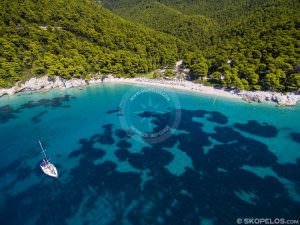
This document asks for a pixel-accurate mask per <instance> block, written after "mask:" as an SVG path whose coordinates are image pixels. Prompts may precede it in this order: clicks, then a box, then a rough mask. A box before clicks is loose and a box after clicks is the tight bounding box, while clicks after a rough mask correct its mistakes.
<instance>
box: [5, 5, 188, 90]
mask: <svg viewBox="0 0 300 225" xmlns="http://www.w3.org/2000/svg"><path fill="white" fill-rule="evenodd" d="M0 18H1V19H0V87H7V86H11V85H13V84H14V83H15V82H16V81H20V80H24V79H28V78H29V77H31V76H42V75H45V74H47V75H49V76H55V75H58V76H62V77H64V78H71V77H81V78H85V79H89V74H93V73H96V72H99V71H100V72H102V73H109V72H112V73H114V74H116V75H121V76H133V75H134V74H135V73H145V72H148V71H151V70H154V69H156V68H161V67H163V66H166V65H173V64H174V63H175V61H176V60H177V59H178V58H179V57H182V54H183V53H184V51H186V49H187V45H186V44H184V43H183V42H182V41H180V40H178V39H176V38H174V37H172V36H169V35H166V34H163V33H159V32H155V31H153V30H150V29H148V28H145V27H142V26H141V25H136V24H133V23H131V22H128V21H125V20H124V19H122V18H120V17H118V16H116V15H114V14H112V13H111V12H109V11H108V10H106V9H104V8H103V7H101V5H99V4H98V3H97V2H94V1H90V0H51V1H50V0H39V1H34V0H24V1H16V0H13V1H10V0H2V1H1V2H0Z"/></svg>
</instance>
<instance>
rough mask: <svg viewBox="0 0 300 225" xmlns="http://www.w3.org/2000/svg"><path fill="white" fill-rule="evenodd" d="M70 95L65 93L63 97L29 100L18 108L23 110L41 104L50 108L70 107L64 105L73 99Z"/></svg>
mask: <svg viewBox="0 0 300 225" xmlns="http://www.w3.org/2000/svg"><path fill="white" fill-rule="evenodd" d="M71 98H74V97H71V96H70V95H64V96H62V97H54V98H50V99H45V98H43V99H40V100H38V101H28V102H26V103H24V104H22V105H21V106H20V107H19V108H18V109H19V110H23V109H31V108H35V107H39V106H44V107H50V108H60V107H63V108H68V107H69V106H68V105H64V103H66V102H69V101H70V100H71Z"/></svg>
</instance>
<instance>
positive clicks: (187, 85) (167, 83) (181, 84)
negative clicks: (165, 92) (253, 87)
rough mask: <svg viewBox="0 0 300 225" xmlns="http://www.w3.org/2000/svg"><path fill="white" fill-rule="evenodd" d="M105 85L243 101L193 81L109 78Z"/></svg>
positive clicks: (226, 92) (233, 94)
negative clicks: (151, 87)
mask: <svg viewBox="0 0 300 225" xmlns="http://www.w3.org/2000/svg"><path fill="white" fill-rule="evenodd" d="M104 83H127V84H142V85H146V86H149V85H151V86H156V87H164V88H169V89H176V90H182V91H189V92H194V93H200V94H205V95H212V96H218V97H222V98H234V99H242V98H241V97H240V96H238V95H236V94H235V93H234V92H233V91H231V92H230V91H225V90H224V89H216V88H213V87H209V86H203V85H201V84H195V83H193V82H191V81H185V80H155V79H148V78H108V79H105V80H104Z"/></svg>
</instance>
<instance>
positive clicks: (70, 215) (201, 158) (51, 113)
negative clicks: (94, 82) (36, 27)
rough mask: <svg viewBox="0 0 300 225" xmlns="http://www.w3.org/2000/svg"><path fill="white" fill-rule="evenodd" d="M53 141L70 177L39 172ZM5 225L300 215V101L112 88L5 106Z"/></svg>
mask: <svg viewBox="0 0 300 225" xmlns="http://www.w3.org/2000/svg"><path fill="white" fill-rule="evenodd" d="M38 139H41V140H42V142H43V143H44V145H45V147H46V149H47V153H48V155H49V157H50V159H51V160H52V162H53V163H54V164H55V165H56V166H57V168H58V171H59V175H60V177H59V179H53V178H50V177H47V176H46V175H44V174H43V173H42V172H41V170H40V169H39V163H40V160H41V158H42V156H41V154H40V149H39V146H38V143H37V140H38ZM0 143H1V145H0V152H1V157H0V189H1V192H0V193H1V194H0V224H3V225H10V224H18V225H19V224H20V225H29V224H44V225H46V224H58V225H64V224H72V225H73V224H74V225H77V224H78V225H83V224H99V225H102V224H122V225H123V224H124V225H129V224H134V225H135V224H145V225H151V224H170V225H176V224H178V225H186V224H187V225H189V224H197V225H211V224H214V225H227V224H228V225H233V224H236V219H237V218H247V217H258V218H286V219H290V218H292V219H299V217H300V216H299V215H300V183H299V181H300V105H298V106H297V107H291V108H279V107H275V106H274V105H263V104H249V103H245V102H241V101H237V100H228V99H221V98H214V97H211V96H203V95H197V94H192V93H183V92H176V93H174V92H171V91H168V90H164V89H153V88H151V89H147V88H146V87H144V86H131V85H120V84H105V85H102V86H98V87H88V88H86V89H82V90H81V89H70V90H53V91H50V92H46V93H34V94H26V95H25V94H24V95H19V96H13V97H4V98H1V99H0Z"/></svg>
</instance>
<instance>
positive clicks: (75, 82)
mask: <svg viewBox="0 0 300 225" xmlns="http://www.w3.org/2000/svg"><path fill="white" fill-rule="evenodd" d="M86 85H88V83H87V82H86V81H85V80H82V79H70V80H66V81H65V88H72V87H84V86H86Z"/></svg>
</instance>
